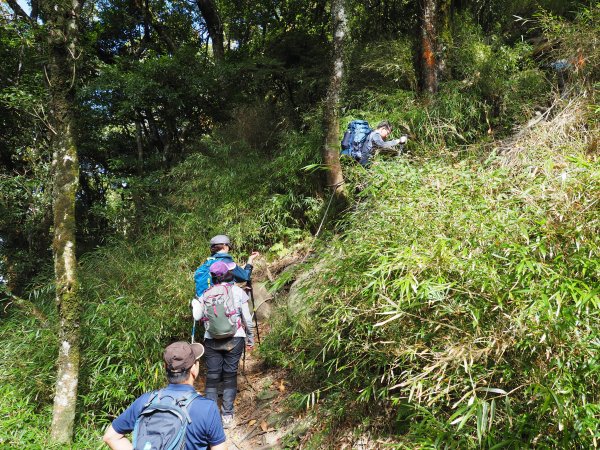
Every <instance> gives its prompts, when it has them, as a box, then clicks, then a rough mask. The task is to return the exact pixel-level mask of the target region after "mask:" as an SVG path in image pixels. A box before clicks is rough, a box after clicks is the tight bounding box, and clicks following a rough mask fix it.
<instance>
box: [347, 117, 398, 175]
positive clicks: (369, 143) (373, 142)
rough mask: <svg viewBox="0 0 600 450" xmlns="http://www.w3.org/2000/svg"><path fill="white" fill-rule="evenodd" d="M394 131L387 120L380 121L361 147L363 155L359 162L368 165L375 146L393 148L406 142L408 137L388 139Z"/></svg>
mask: <svg viewBox="0 0 600 450" xmlns="http://www.w3.org/2000/svg"><path fill="white" fill-rule="evenodd" d="M391 133H392V126H391V125H390V123H389V122H388V121H387V120H384V121H382V122H379V123H378V124H377V128H375V129H374V130H373V131H371V133H369V135H368V136H367V138H366V139H365V143H364V144H363V145H362V148H361V156H360V160H359V163H360V164H361V165H363V166H368V165H369V163H370V160H371V156H372V154H373V150H374V149H375V148H393V147H395V146H396V145H398V144H404V143H405V142H406V137H404V136H403V137H402V138H400V139H394V140H391V141H386V139H387V137H388V136H389V135H390V134H391Z"/></svg>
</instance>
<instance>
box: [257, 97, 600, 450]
mask: <svg viewBox="0 0 600 450" xmlns="http://www.w3.org/2000/svg"><path fill="white" fill-rule="evenodd" d="M587 127H588V125H586V115H585V108H584V106H582V105H581V104H579V103H577V102H573V103H571V104H570V105H569V108H568V110H565V111H563V112H562V113H560V114H557V115H556V116H555V118H554V120H552V121H550V122H547V123H544V124H542V125H540V126H539V127H537V128H533V129H530V130H528V131H524V132H523V133H521V134H520V135H518V136H517V138H516V139H515V140H514V141H512V142H511V144H512V146H511V148H512V149H513V150H512V151H511V152H503V153H502V154H498V155H495V156H491V157H489V158H486V160H485V161H482V160H481V159H480V158H477V157H475V156H472V157H468V158H465V159H462V160H454V161H451V162H450V163H449V161H442V160H441V159H439V158H436V159H420V160H416V159H414V160H412V161H410V160H399V161H398V162H397V163H395V164H392V163H389V162H388V163H385V164H383V163H380V164H378V163H375V164H374V166H373V168H372V170H371V172H370V173H368V174H367V173H364V174H363V175H362V176H363V177H367V187H366V188H365V189H364V190H363V191H362V192H361V194H360V197H361V198H360V201H359V202H358V204H357V205H356V209H355V211H353V212H352V213H351V214H350V216H349V218H348V219H347V223H346V224H345V228H346V231H345V232H344V234H343V235H342V236H340V237H339V238H333V239H331V240H330V241H329V242H328V243H327V245H326V247H325V248H323V249H322V251H323V259H322V260H321V261H319V262H318V263H316V266H315V267H316V268H317V270H316V271H315V274H314V275H313V276H312V277H311V278H310V282H309V283H308V284H307V289H306V297H305V299H306V302H307V304H308V305H309V308H308V310H307V312H306V313H305V314H303V313H300V316H299V317H297V318H296V317H293V320H289V319H282V321H281V323H279V324H278V325H277V327H276V328H275V331H274V333H273V334H272V335H270V337H269V341H270V342H269V344H268V349H267V352H266V353H267V354H268V356H269V357H270V358H271V359H272V360H273V361H277V362H278V363H280V364H284V365H286V366H288V367H290V368H292V369H293V370H294V371H296V373H298V374H300V375H301V377H302V378H303V379H307V378H309V377H311V376H312V380H313V384H312V385H311V388H310V389H309V388H307V389H306V392H307V397H306V400H307V404H308V405H309V406H310V405H312V404H313V403H314V402H316V401H317V400H315V399H318V398H319V395H320V396H321V398H322V399H324V400H323V401H324V403H325V405H326V406H327V407H326V410H327V411H328V414H330V416H329V420H330V421H332V422H334V423H338V424H339V423H346V424H348V423H349V424H353V425H357V424H359V423H360V417H361V416H362V414H363V413H364V412H366V411H367V410H368V411H369V414H370V415H371V416H372V421H371V423H370V424H369V425H368V426H369V427H371V428H375V429H379V430H380V432H381V433H382V434H386V435H390V434H391V435H394V436H395V441H396V442H398V443H402V442H404V443H405V444H406V445H408V446H409V447H413V446H414V447H417V448H422V447H436V448H437V447H439V446H444V447H447V448H478V447H480V446H484V447H494V446H497V447H495V448H500V447H513V448H514V447H519V446H522V445H525V446H531V445H537V446H541V447H552V448H591V447H594V446H595V445H597V439H598V438H599V437H600V434H599V433H600V430H599V429H598V413H599V411H600V386H599V385H598V372H599V371H600V362H599V359H598V358H599V356H600V355H599V354H598V346H597V342H598V340H599V339H600V334H599V333H598V329H597V326H596V325H595V324H596V322H597V320H598V315H599V310H600V290H599V289H598V281H599V279H600V204H598V200H597V199H598V196H599V195H600V165H599V160H598V158H597V155H589V154H587V153H586V150H587V148H588V146H587V142H588V140H589V139H590V136H592V135H593V132H592V130H589V129H588V128H587ZM566 131H568V133H566ZM283 349H285V351H283Z"/></svg>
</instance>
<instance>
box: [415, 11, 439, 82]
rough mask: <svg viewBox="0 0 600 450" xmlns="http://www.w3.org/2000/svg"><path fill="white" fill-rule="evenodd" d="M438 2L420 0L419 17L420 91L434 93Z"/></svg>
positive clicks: (436, 73)
mask: <svg viewBox="0 0 600 450" xmlns="http://www.w3.org/2000/svg"><path fill="white" fill-rule="evenodd" d="M438 2H439V0H421V4H420V6H421V11H420V17H419V28H418V29H419V36H418V39H419V44H420V45H419V55H418V61H419V64H418V65H419V67H418V68H417V69H418V71H417V72H418V73H419V75H420V77H419V79H420V87H421V90H422V91H427V92H431V93H435V92H437V90H438V58H437V46H438V26H437V22H438V20H437V19H438V17H437V16H438V7H439V5H438Z"/></svg>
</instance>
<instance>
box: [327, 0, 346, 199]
mask: <svg viewBox="0 0 600 450" xmlns="http://www.w3.org/2000/svg"><path fill="white" fill-rule="evenodd" d="M331 22H332V25H333V54H332V58H331V61H332V68H331V76H330V80H329V89H328V91H327V100H326V104H325V145H324V147H323V160H324V161H325V165H326V166H327V184H328V185H329V186H330V187H332V188H333V189H335V193H336V195H338V196H343V195H344V192H345V191H344V176H343V174H342V166H341V165H340V150H339V148H340V136H339V129H340V119H339V107H340V96H341V92H342V81H343V74H344V40H345V37H346V33H347V19H346V8H345V4H344V0H332V2H331Z"/></svg>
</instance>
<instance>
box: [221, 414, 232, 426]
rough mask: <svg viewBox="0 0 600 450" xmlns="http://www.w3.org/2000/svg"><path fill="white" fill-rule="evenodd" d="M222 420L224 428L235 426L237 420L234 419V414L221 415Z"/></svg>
mask: <svg viewBox="0 0 600 450" xmlns="http://www.w3.org/2000/svg"><path fill="white" fill-rule="evenodd" d="M221 420H222V421H223V428H224V429H228V428H235V420H234V419H233V415H231V414H227V415H226V416H221Z"/></svg>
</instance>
